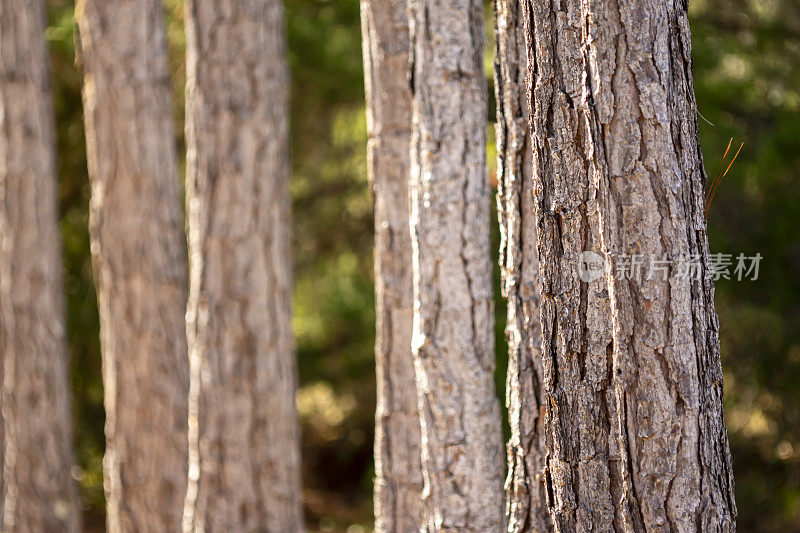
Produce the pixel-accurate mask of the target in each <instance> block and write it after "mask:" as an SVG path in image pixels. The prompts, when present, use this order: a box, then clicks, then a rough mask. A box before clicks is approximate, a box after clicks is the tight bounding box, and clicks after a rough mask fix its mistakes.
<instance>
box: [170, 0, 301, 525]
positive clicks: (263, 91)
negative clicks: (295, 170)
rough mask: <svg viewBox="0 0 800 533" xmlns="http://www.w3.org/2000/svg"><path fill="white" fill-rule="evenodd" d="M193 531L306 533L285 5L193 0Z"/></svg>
mask: <svg viewBox="0 0 800 533" xmlns="http://www.w3.org/2000/svg"><path fill="white" fill-rule="evenodd" d="M186 18H187V45H188V58H187V70H188V73H187V74H188V81H187V108H186V109H187V126H186V138H187V145H188V163H187V167H188V169H187V170H188V176H187V189H188V191H187V192H188V202H187V205H188V215H189V235H190V239H189V247H190V270H191V281H190V297H189V312H188V332H189V347H190V348H189V352H190V359H191V391H190V422H189V427H190V475H189V491H188V495H187V499H186V508H185V516H184V529H185V530H195V531H253V530H260V531H274V532H292V531H302V529H303V520H302V513H301V507H302V506H301V497H300V496H301V493H300V454H299V441H300V434H299V427H298V421H297V412H296V407H295V389H296V386H297V376H296V374H297V371H296V361H295V357H294V347H293V338H292V326H291V292H292V267H291V246H290V244H291V243H290V224H289V189H288V181H289V173H290V169H289V157H288V155H289V145H288V90H289V77H288V71H287V67H286V59H285V45H284V31H283V8H282V6H281V3H280V1H279V0H222V1H220V0H190V1H189V2H188V3H187V10H186Z"/></svg>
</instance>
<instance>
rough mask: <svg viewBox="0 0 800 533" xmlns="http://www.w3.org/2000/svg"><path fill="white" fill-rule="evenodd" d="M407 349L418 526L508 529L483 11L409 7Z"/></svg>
mask: <svg viewBox="0 0 800 533" xmlns="http://www.w3.org/2000/svg"><path fill="white" fill-rule="evenodd" d="M409 8H410V32H411V47H412V59H411V61H412V81H411V83H412V91H413V136H412V142H411V235H412V252H413V256H412V257H413V269H414V271H413V280H414V317H413V338H412V351H413V355H414V363H415V370H416V379H417V392H418V402H419V403H418V409H419V411H420V421H421V429H422V467H423V477H424V494H423V497H424V500H425V502H424V503H425V529H426V530H427V531H443V530H450V529H457V530H460V531H498V530H500V529H502V527H503V522H504V520H503V492H502V485H503V460H502V442H501V441H502V435H501V428H500V412H499V405H498V402H497V399H496V398H495V395H494V383H493V372H494V365H495V361H494V334H493V325H494V317H493V307H494V306H493V301H492V282H491V260H490V257H491V255H490V252H489V185H488V180H487V175H486V159H485V158H486V153H485V150H486V147H485V142H486V98H487V95H486V86H485V81H484V75H483V43H484V34H483V4H482V2H480V1H478V0H457V1H453V2H448V3H441V2H438V1H434V0H411V2H409Z"/></svg>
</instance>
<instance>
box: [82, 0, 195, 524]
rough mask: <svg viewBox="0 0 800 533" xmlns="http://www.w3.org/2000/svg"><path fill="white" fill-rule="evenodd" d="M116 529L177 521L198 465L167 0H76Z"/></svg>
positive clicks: (108, 483) (111, 512)
mask: <svg viewBox="0 0 800 533" xmlns="http://www.w3.org/2000/svg"><path fill="white" fill-rule="evenodd" d="M76 15H77V18H78V24H79V28H80V38H81V44H82V49H83V61H84V69H85V78H84V88H83V98H84V113H85V118H86V137H87V138H86V141H87V148H88V156H89V158H88V159H89V177H90V179H91V186H92V200H91V210H90V228H89V229H90V233H91V238H92V259H93V263H94V271H95V282H96V285H97V294H98V303H99V311H100V334H101V343H102V351H103V385H104V387H105V408H106V455H105V459H104V467H105V489H106V498H107V501H108V526H109V529H110V530H111V531H145V530H160V531H176V530H179V529H180V524H181V509H182V503H183V498H184V495H185V493H186V472H187V464H188V444H187V443H188V441H187V418H188V405H187V394H188V359H187V347H186V326H185V316H184V315H185V305H186V296H187V289H186V286H187V275H186V256H185V236H184V232H183V229H182V216H181V203H180V194H179V185H180V182H179V176H178V171H177V169H178V164H177V160H176V152H175V147H174V143H175V139H174V131H173V125H172V107H171V104H170V94H171V92H170V82H169V72H168V67H167V50H166V40H165V31H164V20H163V12H162V7H161V2H159V1H158V0H146V1H137V0H82V1H80V2H79V3H78V5H77V7H76Z"/></svg>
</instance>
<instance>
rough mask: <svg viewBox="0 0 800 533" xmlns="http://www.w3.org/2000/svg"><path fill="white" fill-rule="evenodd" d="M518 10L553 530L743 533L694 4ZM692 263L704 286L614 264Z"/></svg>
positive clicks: (642, 2)
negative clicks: (706, 195)
mask: <svg viewBox="0 0 800 533" xmlns="http://www.w3.org/2000/svg"><path fill="white" fill-rule="evenodd" d="M524 6H525V10H526V11H525V14H524V16H523V20H525V24H526V27H525V33H526V50H527V53H528V58H529V62H528V73H529V76H530V80H531V88H530V96H531V129H532V131H533V132H534V135H533V175H534V177H535V185H534V187H535V190H536V196H535V206H534V207H535V217H536V223H537V229H538V234H539V244H538V249H539V254H538V255H539V262H540V265H541V266H540V272H541V278H540V279H541V283H542V284H541V295H542V298H541V323H542V336H543V339H544V340H543V343H542V347H543V354H542V356H543V358H542V363H543V364H542V374H543V389H544V427H545V432H546V436H545V438H546V448H547V452H546V453H547V456H546V458H545V461H546V466H545V469H544V480H545V484H546V491H545V493H546V495H547V504H548V507H549V510H550V513H551V516H552V519H553V522H554V526H555V530H556V531H570V532H572V531H576V532H582V531H653V530H663V531H704V532H705V531H733V529H734V516H735V512H736V511H735V505H734V501H733V477H732V471H731V463H730V453H729V450H728V441H727V435H726V430H725V426H724V424H723V419H722V372H721V368H720V358H719V350H718V337H717V331H718V324H717V318H716V315H715V312H714V305H713V290H714V289H713V284H712V282H711V277H710V271H709V254H708V242H707V237H706V231H705V219H704V216H703V180H704V172H703V167H702V159H701V155H700V149H699V144H698V138H697V122H696V109H695V101H694V94H693V87H692V77H691V57H690V35H689V27H688V21H687V17H686V11H685V4H684V3H682V2H675V1H674V0H635V1H633V2H627V3H624V2H617V1H612V2H608V1H599V0H591V1H589V2H579V1H577V0H568V1H566V2H561V3H560V4H553V3H543V2H533V1H531V0H524ZM595 235H597V236H598V237H599V245H600V252H602V256H603V258H604V259H606V260H608V261H609V262H610V264H611V269H610V271H608V272H606V273H604V274H603V273H602V272H601V275H600V276H599V279H598V280H597V281H591V282H589V283H585V282H583V281H581V278H580V277H579V269H578V263H579V259H580V258H581V257H582V252H583V251H585V250H593V249H595V247H596V246H597V244H598V240H597V239H595V238H594V236H595ZM692 255H697V256H699V257H700V258H701V260H702V265H703V268H702V271H703V275H704V276H703V277H702V279H698V280H693V279H689V278H687V277H686V276H681V275H680V273H679V270H678V269H676V268H675V267H674V266H673V267H671V269H670V270H669V273H668V278H665V277H664V276H663V275H662V276H659V275H658V274H656V275H653V276H651V275H649V273H648V272H646V271H645V272H644V274H643V275H638V274H636V273H635V272H633V271H631V270H630V269H629V270H628V272H629V273H630V274H628V275H622V273H621V272H619V271H618V269H620V268H621V267H623V266H624V264H625V263H624V261H625V259H626V258H628V261H629V262H630V261H631V259H630V258H632V257H634V256H639V257H643V258H644V260H645V261H648V260H649V258H655V259H662V258H663V257H664V256H667V257H668V258H669V259H670V260H671V261H673V264H674V262H675V261H677V260H679V258H681V257H686V256H692ZM651 272H652V271H651ZM603 300H607V303H608V305H607V306H604V304H603ZM604 324H605V326H604ZM608 326H610V327H611V332H612V336H611V338H610V339H606V335H605V331H607V327H608ZM523 407H525V408H526V409H527V410H528V411H533V410H534V409H537V408H538V406H537V404H536V403H535V402H534V401H531V402H529V404H528V405H527V406H523Z"/></svg>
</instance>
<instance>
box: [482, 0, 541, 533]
mask: <svg viewBox="0 0 800 533" xmlns="http://www.w3.org/2000/svg"><path fill="white" fill-rule="evenodd" d="M495 52H496V53H495V75H494V79H495V96H496V99H497V122H496V126H495V128H496V132H497V157H498V161H497V184H498V190H497V213H498V218H499V221H500V239H501V241H500V268H501V270H500V271H501V276H502V291H503V296H504V297H505V298H506V300H507V302H508V311H507V321H506V339H507V342H508V375H507V378H506V407H507V408H508V417H509V424H510V426H511V439H510V441H509V443H508V447H507V450H508V471H509V475H508V477H507V479H506V497H507V503H506V515H507V519H508V530H509V531H512V532H518V531H539V532H543V531H550V530H552V523H551V522H550V516H549V514H548V510H547V495H546V486H545V483H544V478H543V476H542V475H541V474H542V472H544V466H545V460H546V456H547V455H546V454H547V450H546V448H545V441H544V436H545V431H544V427H543V425H542V422H543V420H542V417H541V416H540V409H543V408H544V404H545V400H544V396H543V393H544V390H543V388H542V383H543V374H542V331H541V326H540V323H539V280H538V277H539V256H538V250H537V242H538V235H537V231H536V219H535V218H534V216H533V215H534V211H533V195H534V185H533V173H532V170H533V168H532V166H531V164H532V163H531V155H532V154H531V143H530V130H529V128H528V122H529V119H530V110H529V106H528V95H527V84H526V79H527V66H528V62H527V56H526V52H525V34H524V32H523V18H522V0H497V1H496V2H495Z"/></svg>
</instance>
